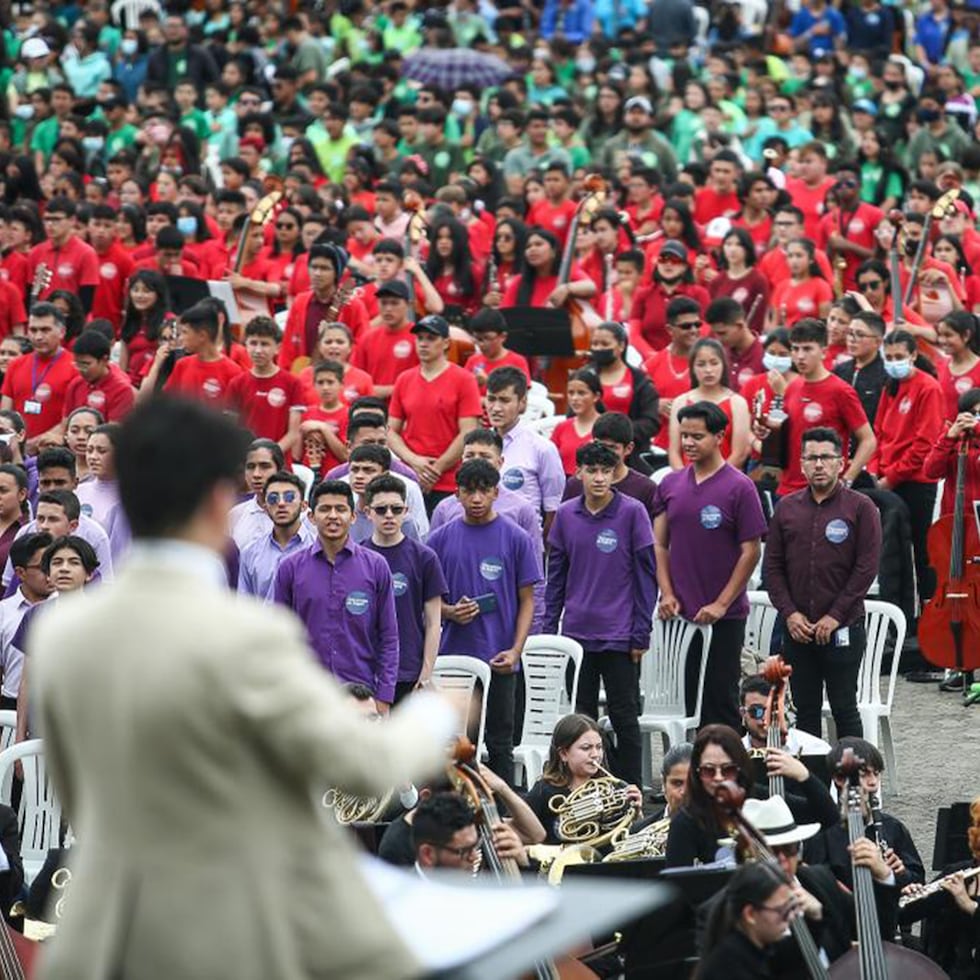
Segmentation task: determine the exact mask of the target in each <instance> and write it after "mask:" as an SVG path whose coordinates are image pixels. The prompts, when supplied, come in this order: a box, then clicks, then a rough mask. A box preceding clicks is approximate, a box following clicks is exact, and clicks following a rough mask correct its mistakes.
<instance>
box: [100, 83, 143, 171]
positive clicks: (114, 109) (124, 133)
mask: <svg viewBox="0 0 980 980" xmlns="http://www.w3.org/2000/svg"><path fill="white" fill-rule="evenodd" d="M100 106H101V109H102V118H103V119H105V121H106V125H107V126H108V127H109V132H108V133H107V134H106V138H105V146H106V159H108V158H109V157H114V156H115V155H116V154H117V153H118V152H119V151H120V150H126V149H129V147H131V146H132V145H133V144H134V143H135V142H136V136H137V134H138V133H139V130H138V129H137V128H136V127H135V126H133V125H132V124H131V123H129V122H127V120H126V113H127V106H126V100H125V99H124V98H123V97H122V96H121V95H113V96H110V97H109V98H108V99H105V100H103V101H102V102H100Z"/></svg>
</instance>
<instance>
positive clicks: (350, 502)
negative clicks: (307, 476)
mask: <svg viewBox="0 0 980 980" xmlns="http://www.w3.org/2000/svg"><path fill="white" fill-rule="evenodd" d="M321 497H343V498H344V500H346V501H347V506H348V507H350V509H351V510H353V509H354V491H353V490H351V486H350V484H349V483H345V482H344V481H343V480H323V481H322V482H320V483H318V484H317V485H316V486H315V487H314V488H313V493H311V494H310V508H311V509H312V510H316V503H317V501H318V500H319V499H320V498H321Z"/></svg>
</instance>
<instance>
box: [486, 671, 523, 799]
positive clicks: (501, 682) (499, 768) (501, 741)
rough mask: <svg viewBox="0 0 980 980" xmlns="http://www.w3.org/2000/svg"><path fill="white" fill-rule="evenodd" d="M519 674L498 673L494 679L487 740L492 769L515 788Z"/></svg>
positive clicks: (491, 685)
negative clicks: (515, 717) (515, 702)
mask: <svg viewBox="0 0 980 980" xmlns="http://www.w3.org/2000/svg"><path fill="white" fill-rule="evenodd" d="M519 680H520V678H519V676H518V675H517V674H498V673H497V672H496V671H494V673H493V676H492V677H491V678H490V691H489V693H488V694H487V722H486V728H485V730H484V735H483V740H484V742H485V743H486V747H487V755H488V756H489V757H490V761H489V765H490V768H491V769H492V770H493V771H494V772H495V773H496V774H497V775H498V776H499V777H500V778H501V779H502V780H504V782H506V783H507V785H508V786H513V785H514V697H515V691H516V687H517V683H518V681H519Z"/></svg>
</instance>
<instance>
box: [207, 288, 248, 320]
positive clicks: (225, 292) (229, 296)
mask: <svg viewBox="0 0 980 980" xmlns="http://www.w3.org/2000/svg"><path fill="white" fill-rule="evenodd" d="M208 292H209V293H210V294H211V295H212V296H213V297H214V298H215V299H220V300H221V302H222V303H224V304H225V309H226V310H227V311H228V322H229V323H241V322H242V315H241V313H239V312H238V301H237V300H236V299H235V291H234V290H233V289H232V288H231V283H230V282H225V281H224V280H223V279H209V280H208Z"/></svg>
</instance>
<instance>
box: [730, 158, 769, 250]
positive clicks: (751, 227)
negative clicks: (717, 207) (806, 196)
mask: <svg viewBox="0 0 980 980" xmlns="http://www.w3.org/2000/svg"><path fill="white" fill-rule="evenodd" d="M776 193H777V191H776V185H775V184H774V183H773V182H772V178H771V177H769V175H768V174H760V173H748V174H745V176H744V177H743V178H742V180H741V183H740V184H739V188H738V199H739V201H741V203H742V207H741V209H740V210H739V212H738V214H736V215H735V217H734V218H732V226H733V227H735V228H744V229H745V230H746V231H747V232H748V233H749V235H751V236H752V243H753V244H754V245H755V254H756V256H757V257H758V258H761V257H762V256H763V255H764V254H765V252H766V250H767V249H768V248H769V242H770V240H771V238H772V213H771V210H770V209H771V208H772V205H773V203H775V200H776Z"/></svg>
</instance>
